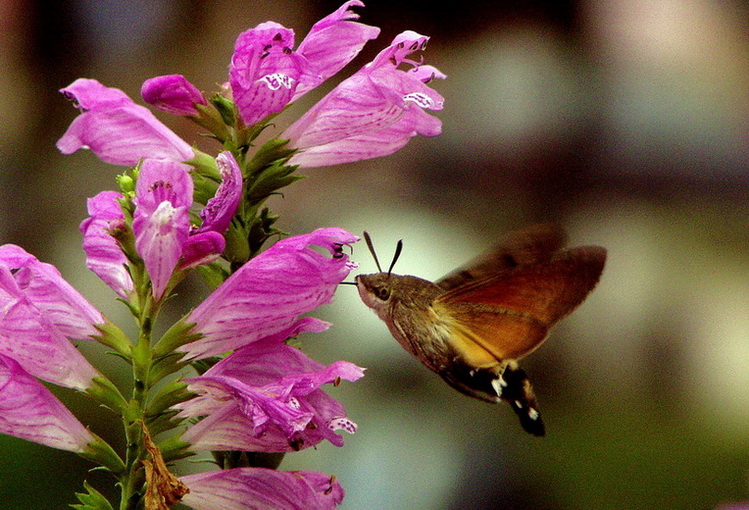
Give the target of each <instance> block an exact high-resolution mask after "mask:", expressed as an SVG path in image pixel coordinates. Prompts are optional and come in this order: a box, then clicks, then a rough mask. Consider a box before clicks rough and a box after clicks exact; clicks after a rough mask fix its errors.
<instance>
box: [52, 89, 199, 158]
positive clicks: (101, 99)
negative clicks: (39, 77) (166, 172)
mask: <svg viewBox="0 0 749 510" xmlns="http://www.w3.org/2000/svg"><path fill="white" fill-rule="evenodd" d="M60 92H62V93H63V94H64V95H65V96H67V97H68V98H70V99H72V100H74V101H75V103H76V106H78V108H80V109H81V111H82V113H81V114H80V115H79V116H78V117H77V118H76V119H75V120H74V121H73V122H72V123H71V124H70V127H68V130H67V131H66V132H65V134H64V135H62V138H60V139H59V140H58V141H57V148H58V149H60V151H61V152H62V153H63V154H72V153H73V152H75V151H77V150H78V149H82V148H87V149H91V150H92V151H93V152H94V154H96V155H97V156H98V157H99V158H100V159H101V160H102V161H105V162H107V163H111V164H113V165H126V166H133V165H136V164H137V163H138V162H139V161H140V160H141V159H144V158H147V157H148V158H165V159H169V160H172V161H186V160H188V159H190V158H192V157H193V156H194V154H195V153H194V151H193V150H192V148H191V147H190V145H189V144H188V143H187V142H185V141H184V140H182V139H181V138H180V137H178V136H177V135H176V134H175V133H173V132H172V131H171V130H170V129H169V128H167V127H166V126H165V125H164V124H162V123H161V122H159V120H158V119H156V117H154V116H153V114H152V113H151V112H150V111H149V110H148V109H147V108H145V107H143V106H140V105H137V104H135V103H134V102H133V100H132V99H130V98H129V97H128V96H127V94H125V93H124V92H122V91H121V90H119V89H115V88H109V87H105V86H104V85H102V84H101V83H99V82H98V81H96V80H90V79H85V78H80V79H78V80H76V81H74V82H73V83H71V84H70V85H68V86H67V87H65V88H64V89H61V90H60Z"/></svg>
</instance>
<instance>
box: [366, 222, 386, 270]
mask: <svg viewBox="0 0 749 510" xmlns="http://www.w3.org/2000/svg"><path fill="white" fill-rule="evenodd" d="M364 240H365V241H367V247H368V248H369V253H371V254H372V257H373V258H374V261H375V264H376V265H377V270H378V271H379V272H382V268H381V267H380V261H379V260H377V254H376V253H375V249H374V245H373V244H372V238H371V237H369V233H368V232H367V231H366V230H365V231H364Z"/></svg>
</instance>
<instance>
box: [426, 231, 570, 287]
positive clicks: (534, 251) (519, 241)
mask: <svg viewBox="0 0 749 510" xmlns="http://www.w3.org/2000/svg"><path fill="white" fill-rule="evenodd" d="M566 242H567V235H566V234H565V232H564V230H563V229H562V228H561V227H560V226H559V225H555V224H551V223H543V224H539V225H531V226H528V227H525V228H523V229H522V230H518V231H516V232H512V233H510V234H508V235H507V236H506V237H505V239H503V240H502V241H501V242H500V243H499V244H497V245H496V246H495V247H493V248H492V249H491V250H489V251H487V252H486V253H484V254H483V255H479V256H478V257H476V258H474V259H473V260H471V261H470V262H468V263H467V264H465V265H463V266H461V267H460V268H458V269H456V270H455V271H453V272H451V273H449V274H448V275H446V276H444V277H442V278H441V279H439V280H437V281H436V282H435V284H436V285H438V286H439V287H441V288H443V289H445V290H451V289H454V288H456V287H459V286H461V285H463V284H465V283H468V282H470V281H474V280H481V279H483V278H487V277H489V276H492V275H494V274H496V273H499V272H503V271H506V270H508V269H512V268H514V267H516V266H518V265H524V264H533V263H536V262H541V261H544V260H549V259H550V258H551V257H552V255H553V254H554V253H555V252H557V251H559V250H560V249H562V247H563V246H564V245H565V244H566Z"/></svg>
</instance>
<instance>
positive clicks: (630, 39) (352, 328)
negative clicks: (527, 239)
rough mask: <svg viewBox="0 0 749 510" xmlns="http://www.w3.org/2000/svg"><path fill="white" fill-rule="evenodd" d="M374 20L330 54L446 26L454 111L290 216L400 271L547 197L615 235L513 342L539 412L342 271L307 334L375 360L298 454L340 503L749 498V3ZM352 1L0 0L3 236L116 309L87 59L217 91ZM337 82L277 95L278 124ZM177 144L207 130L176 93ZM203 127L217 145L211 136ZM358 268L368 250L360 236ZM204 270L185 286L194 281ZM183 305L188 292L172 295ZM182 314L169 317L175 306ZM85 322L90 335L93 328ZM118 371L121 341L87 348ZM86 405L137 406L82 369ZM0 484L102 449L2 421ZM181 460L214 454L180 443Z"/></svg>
mask: <svg viewBox="0 0 749 510" xmlns="http://www.w3.org/2000/svg"><path fill="white" fill-rule="evenodd" d="M367 4H368V5H367V7H366V8H364V9H359V12H360V13H361V14H362V21H363V22H365V23H368V24H371V25H375V26H379V27H381V28H382V34H381V36H380V38H379V39H378V40H377V41H374V42H371V43H370V44H369V45H368V46H367V47H366V48H365V50H364V51H363V53H362V54H361V55H360V57H359V58H358V59H357V60H356V61H354V63H353V64H352V65H350V66H349V67H348V68H347V69H346V70H344V72H343V74H342V75H341V76H344V75H347V74H349V73H351V72H353V71H355V70H356V69H358V67H359V66H361V65H363V64H364V63H366V62H368V61H369V60H370V59H371V58H372V57H373V56H374V55H375V54H376V53H377V52H378V51H379V50H380V49H381V48H382V47H384V46H385V45H386V44H387V43H389V41H390V40H391V39H392V38H393V37H394V36H395V35H396V34H398V33H399V32H401V31H403V30H406V29H412V30H416V31H418V32H420V33H423V34H426V35H429V36H431V37H432V40H431V41H430V45H429V48H428V49H427V52H426V55H425V57H426V59H427V62H428V63H431V64H433V65H435V66H437V67H438V68H439V69H441V70H442V71H443V72H445V73H446V74H447V75H448V79H447V80H445V81H442V82H436V83H434V87H435V88H436V89H437V90H439V91H440V92H441V93H442V94H443V95H444V96H445V99H446V103H445V109H444V111H442V112H440V113H438V116H439V117H440V118H441V119H442V120H443V122H444V134H443V135H442V136H440V137H437V138H431V139H427V138H421V139H414V140H413V141H412V142H411V143H410V144H409V145H408V146H407V147H406V148H405V149H403V150H402V151H400V152H399V153H398V154H396V155H394V156H392V157H388V158H382V159H377V160H372V161H366V162H360V163H355V164H349V165H342V166H338V167H330V168H321V169H308V170H306V171H304V172H302V173H304V174H305V175H307V176H308V178H307V179H306V180H303V181H301V182H299V183H297V184H294V185H293V186H292V187H290V188H288V189H287V190H286V191H285V193H284V196H283V197H277V198H275V199H274V200H272V201H271V206H272V207H273V209H274V210H275V211H276V212H277V213H280V214H281V215H282V219H281V221H280V227H281V228H283V229H285V230H286V231H288V232H290V233H294V234H298V233H303V232H306V231H309V230H311V229H314V228H317V227H322V226H340V227H344V228H346V229H349V230H351V231H353V232H356V233H360V232H361V231H362V230H364V229H366V230H368V231H369V232H370V233H371V234H372V235H373V237H374V240H375V243H376V245H377V247H378V249H379V251H380V257H381V258H382V259H389V257H390V253H392V249H393V248H394V246H395V242H396V241H397V239H400V238H402V239H403V240H404V242H405V249H404V253H403V255H402V257H401V260H400V262H399V263H398V267H397V271H398V272H400V273H409V274H417V275H419V276H422V277H425V278H429V279H436V278H438V277H440V276H441V275H442V274H444V273H446V272H447V271H449V270H451V269H452V268H454V267H455V266H457V265H458V264H460V263H462V262H464V261H466V260H467V259H469V258H471V257H472V256H474V255H476V254H477V253H479V252H480V251H481V250H482V249H484V248H486V247H488V246H490V245H491V244H492V243H493V242H494V241H495V240H496V239H497V238H498V237H499V236H500V235H501V234H502V233H503V232H505V231H507V230H509V229H512V228H517V227H520V226H523V225H525V224H527V223H532V222H536V221H557V222H560V223H562V224H563V225H565V226H566V227H567V228H568V229H569V231H570V235H571V238H572V243H573V244H600V245H603V246H605V247H607V248H608V249H609V261H608V265H607V267H606V270H605V272H604V275H603V278H602V281H601V283H600V285H599V287H598V288H597V289H596V291H595V292H593V294H592V295H591V296H590V297H589V299H588V300H587V301H586V302H585V303H584V304H583V305H582V306H581V307H580V308H579V309H578V310H577V311H576V312H575V313H574V314H573V315H572V316H571V317H570V318H568V319H566V320H565V321H563V322H562V323H561V324H560V325H559V326H558V327H557V328H555V329H554V330H553V332H552V335H551V338H550V340H549V341H548V342H547V343H546V344H545V345H544V346H543V347H542V348H541V349H539V350H538V351H537V352H536V353H534V354H533V355H532V356H530V357H529V358H528V359H527V360H525V362H524V364H523V365H524V367H525V368H526V370H527V371H528V372H529V373H530V375H531V377H532V379H533V380H534V383H535V387H536V393H537V395H538V397H539V400H540V405H541V409H542V412H543V413H544V416H545V419H546V423H547V427H548V436H547V437H545V438H543V439H537V438H534V437H531V436H529V435H526V434H525V433H524V432H523V431H522V430H521V429H520V426H519V425H518V423H517V419H516V417H515V416H514V415H513V413H511V412H510V411H509V409H507V408H506V407H492V406H490V405H487V404H485V403H483V402H479V401H474V400H472V399H469V398H466V397H463V396H462V395H459V394H458V393H457V392H455V391H453V390H452V389H450V388H449V387H448V386H447V385H445V384H444V383H442V381H441V380H440V379H439V378H438V377H437V376H435V375H434V374H432V373H430V372H429V371H428V370H427V369H425V368H423V367H422V366H421V365H420V364H419V363H418V362H416V361H415V360H413V359H411V358H410V357H409V356H408V355H407V354H406V353H405V352H404V351H402V349H401V348H400V347H399V346H398V345H397V343H396V342H395V341H394V340H393V339H392V338H391V337H390V336H389V334H388V333H387V330H386V328H385V326H384V325H383V324H382V323H381V322H380V321H379V320H378V319H377V318H376V317H375V316H374V314H372V313H371V312H370V311H369V310H368V309H366V308H365V307H364V305H363V304H362V303H361V302H360V301H359V298H358V296H357V295H356V291H355V290H354V289H351V288H341V290H340V292H339V293H338V296H337V299H336V301H335V303H333V304H332V305H330V306H327V307H325V308H324V309H322V310H320V311H319V313H317V314H316V315H317V316H319V317H322V318H324V319H326V320H330V321H332V322H334V327H332V328H331V330H330V331H329V332H327V333H324V334H319V335H308V336H307V337H306V338H304V339H303V347H304V349H305V350H306V351H307V352H309V353H310V354H311V355H312V356H313V357H315V358H316V359H319V360H321V361H324V362H332V361H335V360H337V359H346V360H349V361H353V362H355V363H357V364H359V365H361V366H364V367H367V376H366V377H365V378H364V379H363V380H361V381H360V382H357V383H355V384H344V385H342V386H341V387H339V388H334V389H333V390H332V393H333V394H334V395H335V396H336V397H337V398H339V399H340V400H341V401H342V402H343V403H344V404H345V405H346V407H347V409H348V411H349V416H350V417H351V418H352V419H353V420H355V421H356V422H357V423H358V424H359V431H358V432H357V433H356V434H355V435H353V436H349V437H347V438H346V446H345V447H343V448H335V447H332V446H330V445H328V444H324V445H321V446H320V447H319V448H318V449H316V450H309V451H304V452H301V453H299V454H293V455H288V456H287V457H286V460H285V461H284V463H283V464H282V466H281V467H282V469H315V470H320V471H325V472H329V473H334V474H335V475H336V476H337V477H338V479H339V480H340V481H341V482H342V484H343V486H344V487H345V489H346V491H347V498H346V500H345V501H344V505H343V508H344V509H357V510H358V509H404V510H405V509H495V508H496V509H592V508H596V509H654V508H659V509H672V508H673V509H709V508H715V507H717V506H718V505H722V504H727V503H730V502H740V501H747V500H749V228H748V227H749V4H748V3H747V2H745V1H744V0H725V1H721V2H709V1H706V0H678V1H677V0H651V1H646V0H624V1H617V0H601V1H595V0H587V1H582V0H580V1H574V0H563V1H552V0H547V1H533V0H530V1H520V0H518V1H507V2H503V1H475V2H470V3H468V2H467V3H465V4H462V3H461V4H457V3H452V2H446V3H443V4H442V6H438V5H437V3H436V2H427V1H412V2H404V1H402V0H400V1H396V0H370V1H369V2H367ZM339 5H340V2H338V1H306V2H284V1H267V0H264V1H249V0H244V1H235V0H233V1H214V2H197V1H174V0H173V1H170V0H161V1H150V2H149V1H131V2H119V1H115V0H104V1H97V2H65V1H60V0H54V1H44V2H41V1H37V2H24V1H21V0H4V1H3V2H2V3H0V23H1V24H2V25H1V26H0V38H2V44H1V45H0V67H1V68H2V69H3V71H2V73H0V165H2V171H1V172H0V195H1V199H0V225H2V227H1V228H0V243H16V244H20V245H22V246H23V247H25V248H26V249H27V250H28V251H30V252H32V253H34V254H36V255H37V256H38V257H39V258H40V259H42V260H44V261H47V262H51V263H54V264H55V265H57V266H58V267H59V268H60V270H61V271H62V273H63V274H64V276H65V277H66V278H67V279H68V280H69V281H70V282H71V283H73V285H75V286H76V287H77V288H79V289H80V290H81V291H82V292H83V293H84V295H86V296H87V297H88V298H89V299H90V300H91V301H92V302H93V303H95V304H96V305H97V306H99V307H100V308H101V309H102V310H103V311H104V312H105V313H106V314H107V315H108V316H109V317H110V318H112V319H113V320H115V321H118V322H120V323H123V324H126V323H128V319H127V316H126V314H125V310H124V307H123V306H122V305H119V304H118V303H115V302H114V300H113V299H112V298H113V295H112V293H111V292H110V291H109V289H107V288H106V287H105V286H104V285H103V284H102V283H101V282H99V281H98V280H96V278H95V277H94V276H93V275H92V274H89V273H88V272H86V270H85V261H84V256H83V253H82V251H81V249H80V234H79V232H78V230H77V226H78V224H79V222H80V221H81V220H82V219H83V218H84V217H85V215H86V209H85V199H86V197H90V196H93V195H94V194H96V193H97V192H98V191H100V190H102V189H111V188H112V187H113V185H114V181H113V178H114V176H115V174H116V173H118V172H119V171H120V169H118V168H115V167H112V166H109V165H106V164H104V163H102V162H100V161H99V160H98V159H97V158H96V157H95V156H94V155H92V154H90V153H87V152H85V151H81V152H80V153H77V154H75V155H73V156H67V157H63V156H62V155H60V154H59V153H58V151H57V150H56V149H55V147H54V142H55V141H56V140H57V138H59V136H60V135H61V134H62V133H63V132H64V130H65V129H66V127H67V125H68V123H69V122H70V121H72V119H73V118H74V116H75V111H74V109H73V108H72V107H71V106H70V104H69V103H68V102H67V101H66V100H64V99H63V97H62V96H61V95H60V94H59V93H58V92H57V90H58V89H60V88H61V87H64V86H66V85H68V84H69V83H70V82H72V81H73V80H75V79H76V78H78V77H89V78H96V79H98V80H99V81H101V82H102V83H104V84H106V85H108V86H113V87H118V88H121V89H123V90H124V91H125V92H127V93H128V94H129V95H130V96H131V97H133V98H138V100H139V92H140V85H141V83H142V82H143V80H145V79H146V78H149V77H152V76H155V75H158V74H171V73H180V74H184V75H185V76H187V77H188V79H190V80H191V81H192V82H193V83H194V84H196V85H197V86H198V87H199V88H201V89H203V90H214V89H215V87H216V84H217V83H220V82H222V81H224V80H226V77H227V68H228V61H229V58H230V56H231V53H232V48H233V42H234V39H235V38H236V36H237V35H238V34H239V33H240V32H241V31H243V30H245V29H247V28H249V27H252V26H255V25H256V24H258V23H260V22H263V21H267V20H275V21H278V22H280V23H282V24H284V25H286V26H288V27H293V28H294V29H295V30H296V33H297V42H299V41H301V39H302V38H303V36H304V34H305V33H306V31H307V30H308V29H309V27H310V26H311V25H312V24H313V23H314V22H315V21H316V20H318V19H319V18H321V17H322V16H324V15H326V14H328V13H329V12H332V11H333V10H334V9H336V8H337V7H338V6H339ZM339 80H340V78H333V79H332V80H331V83H330V84H326V85H325V86H323V87H321V89H320V90H318V91H315V92H313V93H310V94H308V96H306V97H305V98H304V100H303V101H302V102H301V103H300V104H298V105H295V106H294V107H293V108H291V109H290V110H289V111H288V112H287V113H286V114H285V115H283V116H282V117H281V118H280V119H279V124H280V125H284V124H288V123H290V122H291V121H293V119H295V118H296V117H297V116H298V115H300V114H301V113H302V112H303V111H304V109H305V108H306V107H308V106H310V105H311V104H312V102H313V101H314V100H316V99H319V98H320V97H321V96H322V94H323V93H324V91H325V90H327V89H329V88H330V87H332V86H333V85H334V84H335V83H337V81H339ZM159 116H160V118H161V119H162V120H164V121H165V122H166V123H167V124H168V125H169V126H170V127H171V128H172V129H174V130H175V131H176V132H177V133H179V134H180V135H182V136H183V137H184V138H185V139H187V140H188V141H193V140H195V137H196V133H197V129H196V128H195V127H194V126H193V125H192V124H190V123H189V122H187V121H183V120H182V119H178V118H171V117H168V116H166V115H159ZM199 144H200V146H201V147H203V148H204V149H206V150H210V151H212V152H215V149H216V148H215V147H214V146H212V145H211V144H210V143H209V141H207V140H201V141H199ZM355 258H356V259H357V260H358V261H360V263H361V270H362V271H364V272H371V271H373V270H374V264H373V263H372V261H371V258H370V257H369V254H368V253H367V252H366V249H365V248H364V247H363V245H362V246H357V247H356V250H355ZM204 292H205V291H204V289H203V288H201V287H200V286H198V285H194V286H186V287H185V288H184V290H183V295H184V296H187V299H185V300H184V302H183V303H177V304H175V310H174V313H175V314H178V313H180V311H184V309H185V307H186V306H189V305H190V304H193V303H195V302H196V301H197V300H198V299H199V297H200V296H201V295H203V294H202V293H204ZM180 306H181V308H180ZM175 316H176V315H175ZM91 347H93V348H91ZM85 350H86V351H87V352H89V353H91V356H92V357H93V359H94V360H95V363H96V364H97V365H98V366H99V367H102V369H103V370H104V371H105V372H106V373H107V374H109V375H111V376H112V377H113V378H115V379H118V380H126V379H127V374H126V369H125V367H124V364H122V363H118V362H117V361H116V360H113V358H111V357H106V356H105V355H103V354H102V352H101V350H100V349H97V348H96V346H85ZM57 393H58V394H59V395H61V396H62V397H63V398H64V399H65V400H66V402H69V403H70V405H71V407H73V409H74V410H75V412H76V413H77V414H78V415H79V416H80V417H81V419H82V420H83V421H84V423H86V424H89V425H90V426H91V428H92V429H93V430H94V431H95V432H97V433H99V434H101V435H102V436H104V437H106V438H108V439H111V440H112V441H117V438H119V436H120V435H121V434H120V426H119V424H118V423H117V421H116V420H113V419H111V417H109V416H106V415H102V414H101V413H99V412H98V410H97V409H95V408H93V406H91V404H90V403H89V402H88V401H86V400H85V399H82V398H80V397H79V396H76V395H73V394H71V393H70V392H62V391H58V392H57ZM0 452H2V453H0V508H2V509H23V510H28V509H42V508H44V509H48V508H65V506H66V505H67V504H68V503H72V502H74V498H73V496H72V493H73V491H76V490H80V489H81V487H82V482H83V480H84V479H89V480H90V481H91V482H92V483H93V484H94V485H95V486H96V487H98V488H100V489H102V490H104V489H106V488H107V487H108V486H109V485H111V483H110V480H109V478H108V477H107V476H106V475H104V474H101V473H86V470H87V469H88V468H89V467H90V465H89V464H87V463H86V462H84V461H82V460H78V459H77V458H76V457H74V456H73V455H70V454H67V453H65V452H58V451H55V450H51V449H48V448H45V447H41V446H37V445H33V444H28V443H24V442H23V441H20V440H16V439H14V438H10V437H5V436H2V437H0ZM185 467H186V468H187V469H204V467H202V466H200V465H198V466H194V465H187V466H185Z"/></svg>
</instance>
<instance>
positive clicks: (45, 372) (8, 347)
mask: <svg viewBox="0 0 749 510" xmlns="http://www.w3.org/2000/svg"><path fill="white" fill-rule="evenodd" d="M0 309H1V310H2V313H0V354H4V355H6V356H9V357H11V358H13V359H15V360H16V361H17V362H18V363H20V364H21V366H23V368H24V369H25V370H26V371H28V372H29V373H31V374H32V375H34V376H36V377H39V378H40V379H44V380H45V381H49V382H52V383H55V384H58V385H60V386H66V387H68V388H75V389H78V390H85V389H86V388H88V387H89V386H90V385H91V380H92V379H93V378H94V377H97V376H98V375H99V372H98V371H97V370H96V369H95V368H94V367H93V366H91V364H90V363H89V362H88V361H86V359H85V358H84V357H83V356H82V355H81V353H80V352H78V350H77V349H76V348H75V346H73V344H72V343H71V342H70V341H69V340H68V339H67V338H65V337H64V336H63V334H62V333H61V332H60V330H59V329H58V328H57V327H55V326H54V324H52V323H51V322H50V320H49V319H48V318H47V315H46V313H44V312H43V311H42V310H40V309H39V308H38V307H37V306H35V305H34V303H32V302H31V300H29V298H27V297H26V296H25V295H24V293H23V291H22V290H21V289H20V288H19V287H18V284H17V283H16V281H15V279H14V275H13V274H12V272H11V271H10V270H9V269H8V268H7V267H2V266H0Z"/></svg>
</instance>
